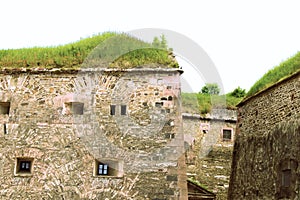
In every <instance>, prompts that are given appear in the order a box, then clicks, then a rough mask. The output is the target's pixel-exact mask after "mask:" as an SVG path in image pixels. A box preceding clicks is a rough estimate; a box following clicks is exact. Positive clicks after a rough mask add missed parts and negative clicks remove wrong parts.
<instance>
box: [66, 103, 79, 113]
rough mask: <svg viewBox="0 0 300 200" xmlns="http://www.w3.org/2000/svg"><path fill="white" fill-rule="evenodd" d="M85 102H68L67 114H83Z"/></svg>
mask: <svg viewBox="0 0 300 200" xmlns="http://www.w3.org/2000/svg"><path fill="white" fill-rule="evenodd" d="M83 107H84V103H81V102H66V103H65V108H66V114H73V115H83Z"/></svg>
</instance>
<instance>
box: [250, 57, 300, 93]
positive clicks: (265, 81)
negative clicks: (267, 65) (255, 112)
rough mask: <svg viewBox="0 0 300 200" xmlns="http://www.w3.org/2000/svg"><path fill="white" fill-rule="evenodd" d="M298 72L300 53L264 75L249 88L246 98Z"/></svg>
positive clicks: (299, 68)
mask: <svg viewBox="0 0 300 200" xmlns="http://www.w3.org/2000/svg"><path fill="white" fill-rule="evenodd" d="M298 70H300V52H298V53H297V54H295V55H294V56H293V57H291V58H289V59H287V60H286V61H284V62H282V63H281V64H279V65H278V66H276V67H274V68H273V69H271V70H269V71H268V72H267V73H266V74H264V76H263V77H262V78H261V79H259V80H258V81H257V82H256V83H255V84H254V85H253V86H252V87H251V88H250V90H249V92H248V93H247V95H246V96H247V97H249V96H252V95H254V94H255V93H257V92H259V91H261V90H263V89H266V88H267V87H269V86H271V85H273V84H275V83H276V82H278V81H280V80H281V79H283V78H285V77H288V76H290V75H291V74H293V73H295V72H296V71H298Z"/></svg>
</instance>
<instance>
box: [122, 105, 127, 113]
mask: <svg viewBox="0 0 300 200" xmlns="http://www.w3.org/2000/svg"><path fill="white" fill-rule="evenodd" d="M126 113H127V106H126V105H121V115H126Z"/></svg>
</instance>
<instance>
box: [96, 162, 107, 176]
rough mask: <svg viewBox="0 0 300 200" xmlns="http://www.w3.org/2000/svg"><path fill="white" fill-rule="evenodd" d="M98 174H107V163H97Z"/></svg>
mask: <svg viewBox="0 0 300 200" xmlns="http://www.w3.org/2000/svg"><path fill="white" fill-rule="evenodd" d="M98 175H108V165H106V164H102V163H99V165H98Z"/></svg>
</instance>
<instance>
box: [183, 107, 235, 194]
mask: <svg viewBox="0 0 300 200" xmlns="http://www.w3.org/2000/svg"><path fill="white" fill-rule="evenodd" d="M235 127H236V112H235V111H232V110H225V109H224V110H213V112H211V113H210V114H209V115H207V116H205V117H203V116H200V115H195V114H193V115H191V114H187V113H184V114H183V130H184V136H185V143H186V145H185V146H186V149H187V152H186V162H187V172H188V177H189V178H192V179H193V180H196V181H198V182H199V183H200V184H201V185H202V186H203V187H204V188H206V189H208V190H209V191H212V192H213V193H215V194H216V196H217V199H226V198H227V190H228V185H229V176H230V168H231V162H232V159H231V158H232V149H233V141H234V136H235ZM224 129H225V130H231V131H232V138H231V140H223V130H224Z"/></svg>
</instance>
